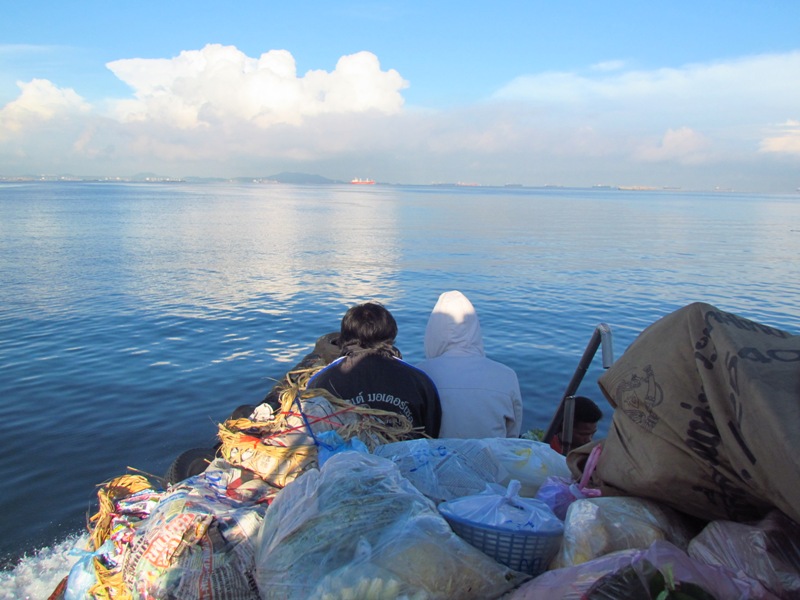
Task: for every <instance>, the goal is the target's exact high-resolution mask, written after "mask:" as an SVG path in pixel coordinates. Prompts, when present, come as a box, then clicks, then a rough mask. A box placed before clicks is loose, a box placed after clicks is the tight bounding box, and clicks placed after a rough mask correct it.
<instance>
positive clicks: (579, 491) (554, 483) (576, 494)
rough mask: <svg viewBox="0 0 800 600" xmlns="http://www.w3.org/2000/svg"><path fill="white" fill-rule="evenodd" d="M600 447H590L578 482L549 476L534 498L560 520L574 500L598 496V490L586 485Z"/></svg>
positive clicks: (565, 515)
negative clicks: (545, 505) (590, 450)
mask: <svg viewBox="0 0 800 600" xmlns="http://www.w3.org/2000/svg"><path fill="white" fill-rule="evenodd" d="M601 448H602V447H601V446H595V447H594V448H593V449H592V452H591V454H590V455H589V458H588V460H587V461H586V468H585V469H584V472H583V475H582V477H581V480H580V481H579V482H574V481H573V480H571V479H566V478H564V477H553V476H551V477H548V478H547V479H546V480H545V482H544V483H543V484H542V486H541V487H540V488H539V491H537V492H536V498H537V499H539V500H541V501H542V502H544V503H545V504H547V506H549V507H550V508H551V509H552V511H553V512H554V513H555V514H556V516H557V517H558V518H559V519H561V520H562V521H563V520H564V519H566V517H567V509H568V508H569V505H570V504H572V503H573V502H575V500H580V499H582V498H596V497H598V496H600V490H598V489H595V488H590V487H587V486H588V483H589V480H590V479H591V477H592V472H593V471H594V468H595V467H596V466H597V461H598V460H599V458H600V452H601Z"/></svg>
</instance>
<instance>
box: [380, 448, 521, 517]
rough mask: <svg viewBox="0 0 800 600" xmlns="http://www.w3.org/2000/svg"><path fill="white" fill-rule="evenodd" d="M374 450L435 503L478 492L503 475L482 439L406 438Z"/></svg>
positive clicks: (500, 467)
mask: <svg viewBox="0 0 800 600" xmlns="http://www.w3.org/2000/svg"><path fill="white" fill-rule="evenodd" d="M374 453H375V455H377V456H382V457H384V458H387V459H389V460H391V461H392V462H393V463H395V464H396V465H397V467H398V468H399V469H400V472H401V473H402V474H403V476H404V477H406V478H407V479H408V480H409V481H410V482H411V483H413V484H414V487H416V488H417V489H418V490H419V491H420V492H422V493H423V494H424V495H425V496H426V497H428V498H429V499H431V500H432V501H433V502H436V503H439V502H442V501H444V500H453V499H454V498H461V497H462V496H469V495H472V494H478V493H480V492H481V491H483V490H484V488H486V484H487V483H497V482H499V481H500V480H502V479H503V478H504V477H506V476H507V472H506V471H505V469H503V467H502V466H501V465H500V462H499V461H498V460H497V458H495V456H494V454H493V453H492V452H491V451H490V450H489V448H488V447H487V445H486V444H485V443H484V442H483V440H462V439H436V440H430V439H417V440H407V441H403V442H395V443H392V444H385V445H382V446H378V447H377V448H375V452H374Z"/></svg>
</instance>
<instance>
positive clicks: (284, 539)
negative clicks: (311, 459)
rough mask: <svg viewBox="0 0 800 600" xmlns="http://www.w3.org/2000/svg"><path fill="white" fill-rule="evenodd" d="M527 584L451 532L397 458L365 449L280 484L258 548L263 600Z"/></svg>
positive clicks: (458, 592) (476, 594) (475, 592)
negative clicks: (290, 481)
mask: <svg viewBox="0 0 800 600" xmlns="http://www.w3.org/2000/svg"><path fill="white" fill-rule="evenodd" d="M365 548H368V549H369V551H368V552H365V551H364V549H365ZM524 580H525V576H524V575H522V574H521V573H517V572H515V571H512V570H510V569H508V568H507V567H504V566H502V565H500V564H498V563H496V562H495V561H493V560H492V559H490V558H489V557H487V556H486V555H484V554H483V553H481V552H480V551H478V550H476V549H475V548H473V547H472V546H470V545H469V544H467V543H466V542H464V541H463V540H461V539H460V538H459V537H458V536H456V535H455V534H454V533H453V532H452V530H451V529H450V527H449V526H448V525H447V522H446V521H445V520H444V519H443V518H442V517H441V516H440V515H439V514H438V512H437V511H436V508H435V506H434V505H433V503H432V502H431V501H430V500H428V499H427V498H426V497H425V496H423V495H422V494H421V493H420V492H419V491H418V490H417V489H416V488H415V487H414V486H413V485H411V483H410V482H409V481H408V480H407V479H405V478H404V477H403V476H402V475H401V474H400V471H399V470H398V468H397V466H396V465H395V464H394V463H393V462H391V461H389V460H387V459H385V458H381V457H378V456H374V455H368V454H364V453H361V452H342V453H337V454H334V455H333V456H331V457H330V458H329V459H328V461H327V462H326V463H325V465H324V466H323V467H322V468H321V469H319V470H317V469H312V470H310V471H308V472H306V473H304V474H303V475H301V476H300V477H298V478H297V479H296V480H295V481H294V482H292V483H291V484H290V485H288V486H286V488H284V489H283V490H282V491H281V493H280V494H278V496H277V497H276V498H275V500H274V501H273V503H272V504H271V505H270V507H269V509H268V511H267V514H266V515H265V518H264V522H263V525H262V528H261V531H260V533H259V540H258V548H257V552H256V582H257V584H258V589H259V592H260V594H261V597H262V598H263V599H265V600H268V599H271V598H282V599H283V598H289V599H300V598H303V599H305V598H311V597H322V595H324V594H327V596H326V597H330V598H337V597H346V594H345V592H344V590H345V589H346V590H348V592H347V594H349V593H350V592H351V591H354V590H362V591H364V590H367V589H369V590H373V591H374V590H376V589H380V590H392V591H394V592H397V594H398V595H406V596H408V597H409V598H418V599H422V598H432V599H433V598H493V597H498V596H500V595H502V594H503V593H505V592H507V591H508V590H510V589H512V588H513V587H515V586H516V585H519V583H521V582H522V581H524ZM337 582H339V583H337ZM337 594H339V596H337ZM352 597H363V598H366V597H368V596H352ZM379 597H385V596H379Z"/></svg>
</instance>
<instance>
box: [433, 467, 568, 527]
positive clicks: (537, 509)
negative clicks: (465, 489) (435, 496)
mask: <svg viewBox="0 0 800 600" xmlns="http://www.w3.org/2000/svg"><path fill="white" fill-rule="evenodd" d="M519 490H520V483H519V481H517V480H512V481H511V483H509V484H508V488H506V489H505V490H504V489H503V488H502V487H500V486H497V485H489V486H486V489H485V490H484V491H483V493H481V494H476V495H474V496H465V497H464V498H457V499H455V500H451V501H449V502H443V503H442V504H440V505H439V512H440V513H442V514H443V515H444V516H445V517H455V518H457V519H461V520H466V521H469V522H472V523H476V524H480V525H488V526H490V527H497V528H500V529H504V530H508V531H527V532H535V533H545V534H558V533H561V532H563V531H564V524H563V523H562V522H561V520H560V519H559V518H558V517H556V515H554V514H553V511H552V510H550V507H549V506H547V505H546V504H545V503H544V502H542V501H541V500H536V499H534V498H522V497H520V495H519Z"/></svg>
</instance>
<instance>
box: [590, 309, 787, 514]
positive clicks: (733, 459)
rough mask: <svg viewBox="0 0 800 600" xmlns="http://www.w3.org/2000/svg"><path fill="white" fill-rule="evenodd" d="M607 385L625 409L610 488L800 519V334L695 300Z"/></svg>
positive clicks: (603, 474)
mask: <svg viewBox="0 0 800 600" xmlns="http://www.w3.org/2000/svg"><path fill="white" fill-rule="evenodd" d="M599 384H600V387H601V389H602V390H603V393H604V394H605V395H606V397H607V398H608V400H609V401H610V402H611V404H612V405H613V406H614V407H615V412H614V416H613V421H612V424H611V427H610V428H609V432H608V436H607V439H606V440H605V442H604V444H603V453H602V457H601V459H600V462H599V464H598V466H597V471H596V473H597V475H598V477H599V478H600V479H601V480H602V482H603V493H604V495H606V494H614V493H617V494H623V495H631V496H641V497H646V498H653V499H656V500H659V501H661V502H665V503H667V504H669V505H671V506H673V507H674V508H677V509H678V510H681V511H684V512H686V513H688V514H691V515H694V516H697V517H700V518H702V519H706V520H712V519H728V520H732V521H746V520H755V519H758V518H760V517H762V516H763V515H764V514H766V512H767V511H768V510H769V509H770V508H771V507H777V508H779V509H780V510H782V511H783V512H784V513H786V514H787V515H788V516H789V517H791V518H792V519H794V520H795V521H800V503H798V502H797V490H798V489H800V461H799V460H798V451H799V450H800V337H798V336H795V335H791V334H789V333H787V332H785V331H781V330H778V329H775V328H773V327H768V326H766V325H761V324H759V323H756V322H753V321H750V320H747V319H744V318H742V317H739V316H736V315H733V314H730V313H727V312H723V311H721V310H718V309H717V308H715V307H713V306H711V305H708V304H703V303H694V304H690V305H688V306H686V307H684V308H682V309H679V310H677V311H675V312H674V313H672V314H670V315H668V316H666V317H664V318H662V319H660V320H659V321H657V322H655V323H654V324H652V325H651V326H650V327H648V328H647V329H645V330H644V331H643V332H642V333H641V334H640V335H639V337H638V338H637V339H636V340H635V341H634V342H633V344H632V345H631V346H630V347H629V348H628V349H627V350H626V351H625V353H624V354H623V356H622V357H620V359H619V360H618V361H617V362H616V363H615V364H614V365H612V367H611V368H610V369H609V370H608V371H606V373H605V374H604V375H603V376H602V377H601V378H600V380H599Z"/></svg>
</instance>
